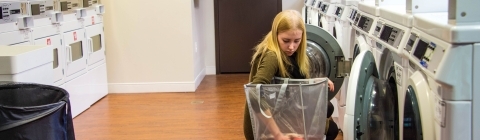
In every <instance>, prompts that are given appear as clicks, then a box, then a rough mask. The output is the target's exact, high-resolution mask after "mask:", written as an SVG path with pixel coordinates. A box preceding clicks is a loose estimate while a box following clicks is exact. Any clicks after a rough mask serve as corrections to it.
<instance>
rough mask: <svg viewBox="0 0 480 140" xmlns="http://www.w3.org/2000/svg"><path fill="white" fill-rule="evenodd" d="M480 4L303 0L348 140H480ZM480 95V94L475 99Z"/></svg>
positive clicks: (312, 44) (315, 61)
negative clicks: (333, 89)
mask: <svg viewBox="0 0 480 140" xmlns="http://www.w3.org/2000/svg"><path fill="white" fill-rule="evenodd" d="M479 6H480V1H457V0H381V1H380V0H305V6H304V7H303V9H302V14H303V16H304V20H305V23H306V24H307V25H306V26H307V42H308V43H307V45H308V49H307V51H308V53H307V54H308V55H309V57H310V60H311V62H312V72H313V73H321V74H317V75H315V76H321V77H328V78H330V79H331V80H332V81H333V82H334V83H335V88H336V90H335V91H334V92H331V93H330V94H329V95H328V96H329V99H331V102H332V103H333V104H334V106H335V112H334V114H333V115H332V117H335V118H334V120H336V123H337V125H338V126H339V128H340V129H341V130H342V131H343V138H344V139H346V140H352V139H382V140H397V139H400V140H402V139H408V140H412V139H426V140H433V139H438V140H450V139H476V138H480V133H475V132H480V121H478V120H476V119H474V118H479V117H480V95H479V93H480V87H478V86H474V85H478V84H480V80H479V79H480V74H478V73H476V72H477V71H479V70H480V69H479V68H480V48H479V47H480V38H479V37H478V35H479V34H480V18H479V17H480V14H479V13H480V9H479V8H478V7H479ZM475 93H477V95H475Z"/></svg>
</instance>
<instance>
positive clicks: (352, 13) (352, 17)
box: [349, 9, 357, 21]
mask: <svg viewBox="0 0 480 140" xmlns="http://www.w3.org/2000/svg"><path fill="white" fill-rule="evenodd" d="M356 15H357V10H356V9H352V11H351V13H350V16H349V18H350V19H351V20H352V21H354V20H355V16H356Z"/></svg>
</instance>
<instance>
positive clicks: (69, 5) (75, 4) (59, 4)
mask: <svg viewBox="0 0 480 140" xmlns="http://www.w3.org/2000/svg"><path fill="white" fill-rule="evenodd" d="M83 3H84V2H83V0H56V1H55V10H56V11H60V12H70V11H74V10H75V9H78V8H83V7H84V6H83Z"/></svg>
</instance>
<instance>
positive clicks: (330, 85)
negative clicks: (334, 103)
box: [328, 79, 335, 92]
mask: <svg viewBox="0 0 480 140" xmlns="http://www.w3.org/2000/svg"><path fill="white" fill-rule="evenodd" d="M328 89H329V90H330V91H331V92H333V91H334V90H335V87H334V85H333V82H332V81H330V79H328Z"/></svg>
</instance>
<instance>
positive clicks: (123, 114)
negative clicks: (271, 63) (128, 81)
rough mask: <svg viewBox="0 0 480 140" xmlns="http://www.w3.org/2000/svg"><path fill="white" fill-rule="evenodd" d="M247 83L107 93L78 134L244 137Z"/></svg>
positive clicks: (211, 79)
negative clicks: (180, 90)
mask: <svg viewBox="0 0 480 140" xmlns="http://www.w3.org/2000/svg"><path fill="white" fill-rule="evenodd" d="M247 82H248V75H247V74H228V75H207V76H205V78H204V79H203V81H202V83H201V84H200V86H199V87H198V89H197V91H196V92H191V93H138V94H108V95H107V96H106V97H105V98H103V99H102V100H100V101H98V102H97V103H96V104H94V105H93V106H92V107H90V108H89V109H88V110H87V111H85V112H83V113H82V114H80V115H79V116H77V117H76V118H74V119H73V122H74V126H75V134H76V139H77V140H133V139H134V140H158V139H168V140H200V139H201V140H242V139H245V138H244V136H243V110H244V105H245V93H244V90H243V84H245V83H247ZM338 139H341V138H338V137H337V140H338Z"/></svg>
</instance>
